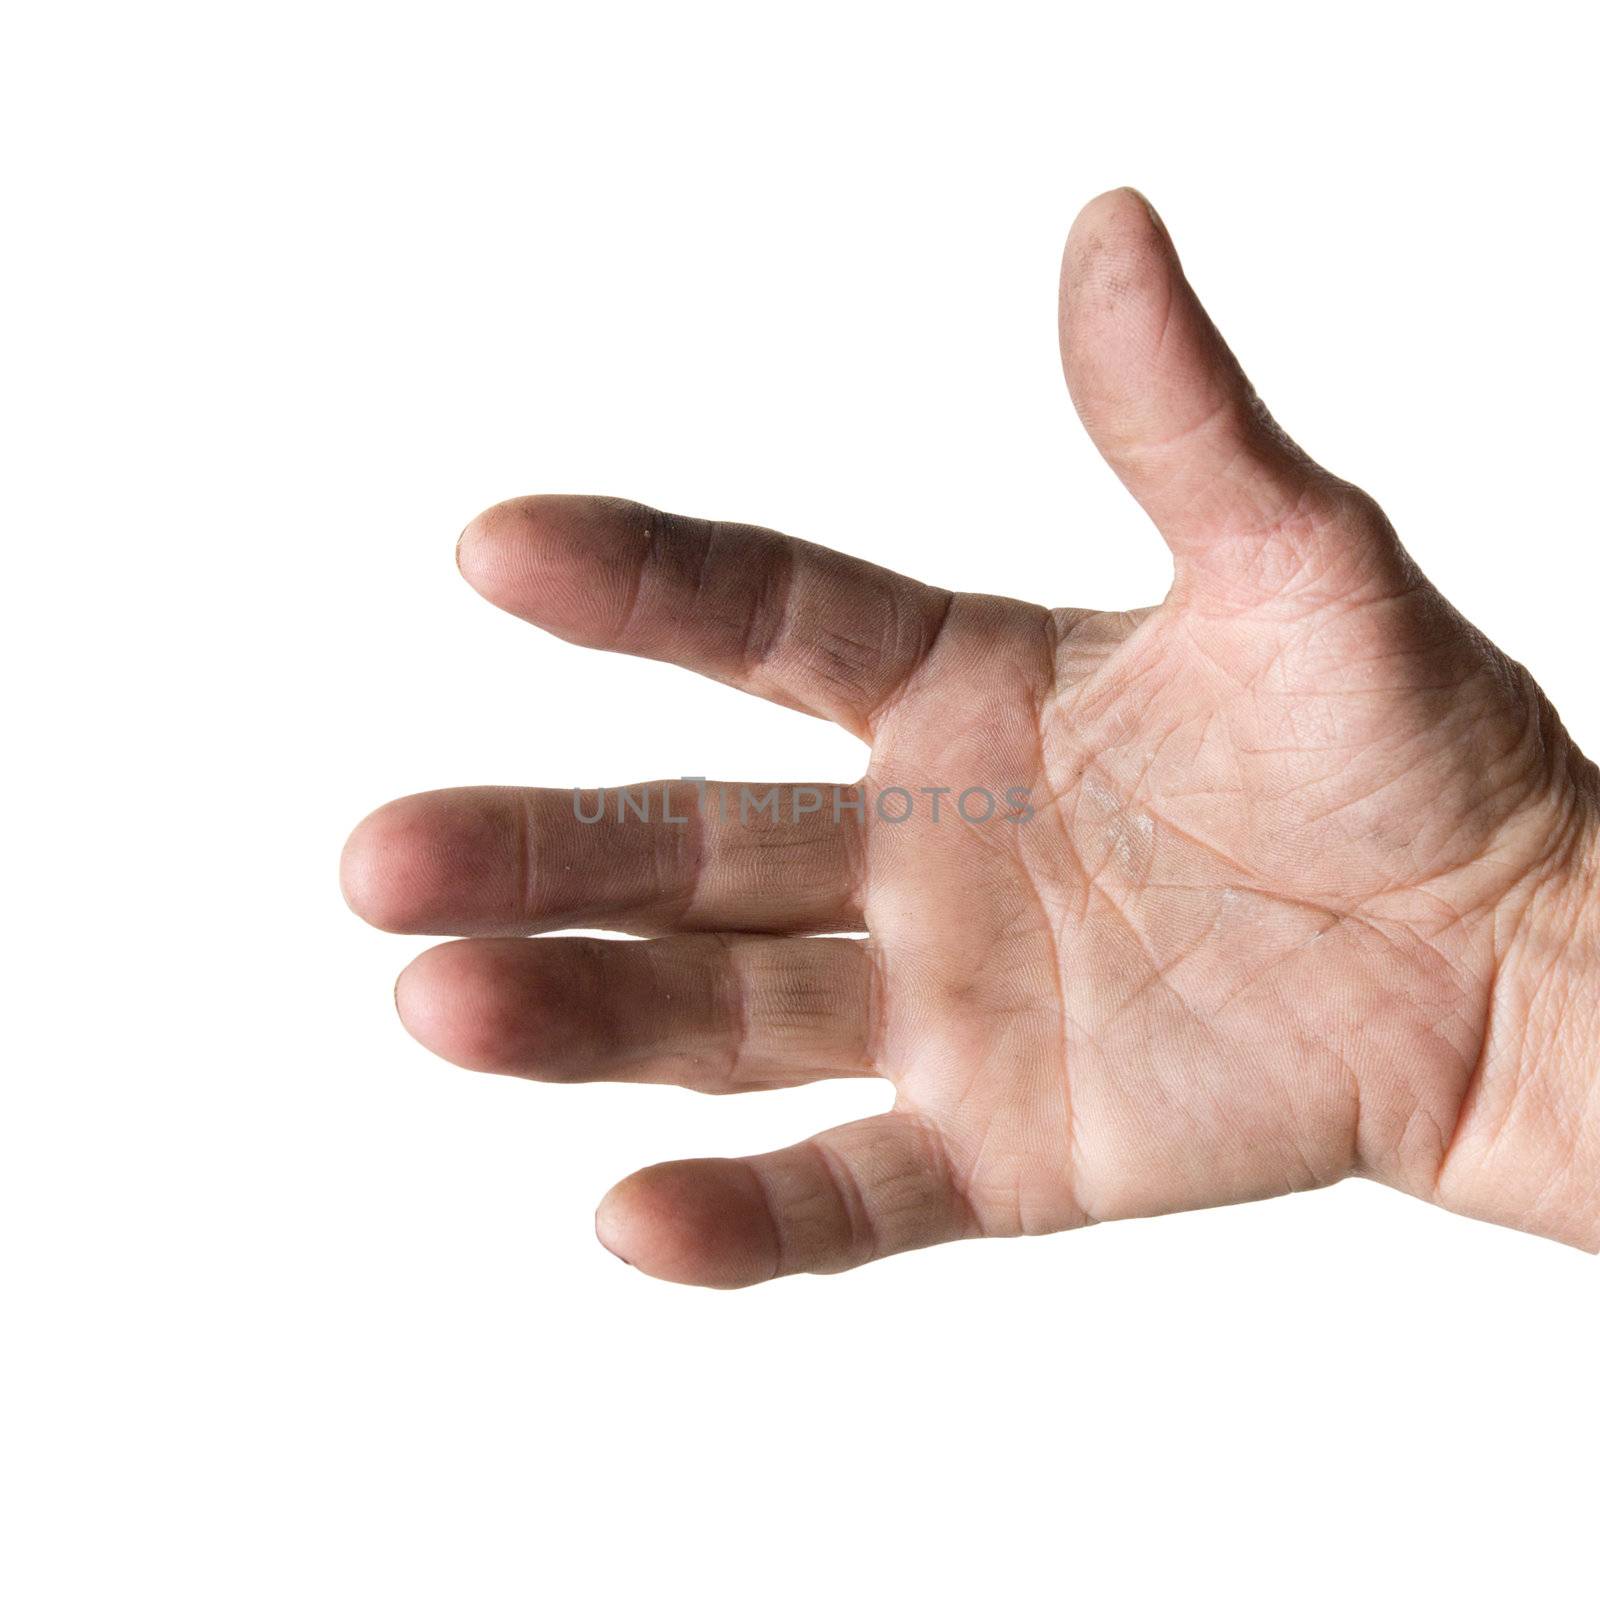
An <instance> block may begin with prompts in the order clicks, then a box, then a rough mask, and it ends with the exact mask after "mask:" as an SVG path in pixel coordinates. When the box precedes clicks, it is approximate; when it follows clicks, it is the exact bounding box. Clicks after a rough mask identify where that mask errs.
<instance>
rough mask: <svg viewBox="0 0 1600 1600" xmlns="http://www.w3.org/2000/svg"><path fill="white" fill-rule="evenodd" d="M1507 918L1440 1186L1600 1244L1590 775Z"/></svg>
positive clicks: (1599, 1013) (1489, 1216)
mask: <svg viewBox="0 0 1600 1600" xmlns="http://www.w3.org/2000/svg"><path fill="white" fill-rule="evenodd" d="M1505 921H1506V929H1505V931H1504V932H1503V933H1502V935H1501V942H1500V950H1501V957H1500V960H1499V962H1498V964H1497V965H1498V970H1497V974H1496V978H1495V983H1494V988H1493V993H1492V997H1491V1004H1490V1014H1489V1025H1488V1028H1487V1031H1486V1034H1485V1039H1484V1046H1483V1054H1482V1058H1481V1060H1480V1061H1479V1063H1478V1069H1477V1071H1476V1073H1475V1074H1474V1076H1473V1079H1472V1082H1471V1084H1470V1086H1469V1088H1468V1091H1467V1095H1466V1098H1465V1100H1464V1101H1463V1103H1462V1107H1461V1113H1460V1117H1459V1119H1458V1123H1457V1127H1456V1133H1455V1137H1454V1138H1453V1139H1452V1141H1451V1144H1450V1148H1449V1150H1448V1152H1447V1154H1446V1158H1445V1161H1444V1163H1443V1164H1442V1166H1441V1168H1440V1171H1439V1182H1438V1196H1437V1197H1438V1199H1439V1201H1440V1202H1441V1203H1442V1204H1444V1205H1446V1206H1448V1207H1449V1208H1450V1209H1451V1210H1454V1211H1460V1212H1463V1213H1465V1214H1467V1215H1469V1216H1475V1217H1480V1218H1482V1219H1484V1220H1486V1221H1490V1222H1499V1223H1504V1224H1507V1225H1509V1226H1511V1227H1516V1228H1522V1229H1524V1230H1526V1231H1528V1232H1530V1233H1538V1234H1542V1235H1544V1236H1546V1237H1548V1238H1553V1239H1559V1240H1561V1241H1563V1242H1564V1243H1567V1244H1574V1245H1577V1246H1579V1247H1580V1248H1582V1249H1585V1250H1591V1251H1596V1252H1600V807H1597V805H1596V803H1595V800H1594V796H1593V794H1592V791H1590V790H1589V789H1588V786H1587V785H1586V786H1585V788H1584V791H1583V792H1582V793H1580V794H1579V795H1578V796H1576V804H1575V805H1574V808H1573V813H1572V816H1571V820H1570V824H1569V826H1568V827H1567V828H1566V829H1564V830H1563V837H1562V843H1561V846H1560V848H1559V849H1558V850H1557V851H1556V852H1554V854H1553V856H1552V858H1551V860H1550V862H1549V864H1548V865H1547V866H1546V867H1545V868H1544V870H1543V871H1541V872H1540V873H1539V874H1537V875H1536V877H1535V879H1534V881H1533V882H1532V883H1530V884H1529V885H1527V886H1525V887H1524V888H1523V889H1522V890H1521V892H1520V893H1519V895H1518V896H1517V897H1516V900H1515V902H1514V903H1512V904H1511V905H1510V906H1509V907H1508V908H1507V913H1506V918H1505Z"/></svg>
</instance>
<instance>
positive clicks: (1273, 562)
mask: <svg viewBox="0 0 1600 1600" xmlns="http://www.w3.org/2000/svg"><path fill="white" fill-rule="evenodd" d="M1061 357H1062V363H1063V365H1064V367H1065V368H1066V374H1067V386H1068V388H1069V389H1070V390H1071V392H1072V400H1073V404H1074V405H1075V406H1076V407H1077V410H1078V415H1079V417H1081V418H1082V420H1083V425H1084V427H1085V428H1086V429H1087V430H1088V432H1089V437H1090V438H1091V439H1093V440H1094V442H1095V446H1096V448H1097V449H1098V450H1099V451H1100V453H1101V455H1103V456H1104V457H1105V458H1106V460H1107V461H1108V462H1109V463H1110V465H1111V467H1112V468H1113V469H1114V470H1115V472H1116V474H1117V476H1118V477H1119V478H1121V479H1122V481H1123V483H1125V484H1126V485H1127V487H1128V489H1129V490H1130V491H1131V492H1132V494H1133V496H1134V498H1135V499H1136V500H1137V501H1138V502H1139V504H1140V505H1141V506H1143V507H1144V509H1145V511H1146V512H1148V513H1149V515H1150V518H1151V520H1152V521H1154V523H1155V524H1156V526H1157V527H1158V528H1159V529H1160V530H1161V534H1162V537H1163V538H1165V539H1166V541H1167V543H1168V545H1169V546H1170V547H1171V549H1172V554H1173V559H1174V561H1175V563H1176V568H1177V587H1178V589H1179V591H1180V592H1181V591H1184V590H1191V591H1192V590H1196V589H1198V590H1202V591H1205V592H1207V593H1208V596H1209V597H1211V598H1213V599H1216V600H1221V601H1226V602H1228V603H1232V604H1241V605H1252V604H1261V603H1263V602H1266V601H1269V600H1273V599H1279V598H1283V599H1288V598H1291V597H1292V598H1293V599H1294V600H1295V601H1296V602H1298V603H1304V602H1306V601H1319V600H1322V599H1332V598H1344V597H1348V596H1354V595H1357V594H1365V593H1368V592H1376V591H1379V590H1383V589H1392V588H1396V587H1398V586H1403V585H1404V584H1405V582H1406V581H1407V574H1406V571H1405V559H1404V557H1403V555H1402V554H1401V552H1400V549H1399V545H1398V543H1397V541H1396V540H1395V537H1394V533H1393V531H1392V530H1391V529H1390V528H1389V525H1388V523H1387V522H1386V521H1385V520H1384V517H1383V514H1382V512H1380V511H1379V510H1378V508H1377V506H1376V505H1374V504H1373V502H1372V501H1371V500H1370V499H1368V498H1367V496H1366V495H1364V494H1362V493H1361V492H1360V490H1358V489H1355V488H1352V487H1351V485H1349V484H1347V483H1344V482H1343V481H1342V480H1340V479H1338V478H1335V477H1334V476H1333V475H1332V474H1331V473H1329V472H1326V471H1324V470H1323V469H1322V468H1321V467H1319V466H1317V464H1316V463H1315V462H1313V461H1312V460H1311V458H1310V457H1309V456H1307V455H1306V453H1305V452H1304V451H1303V450H1301V449H1300V447H1299V446H1298V445H1296V444H1295V443H1294V441H1293V440H1292V439H1290V438H1289V437H1288V435H1287V434H1285V433H1284V432H1283V430H1282V429H1281V428H1279V427H1278V425H1277V424H1276V423H1275V422H1274V421H1273V420H1272V417H1271V416H1270V415H1269V414H1268V412H1267V410H1266V408H1265V406H1263V405H1262V404H1261V402H1260V400H1259V399H1258V398H1257V397H1256V392H1255V390H1254V389H1253V388H1251V386H1250V380H1249V379H1248V378H1246V377H1245V375H1244V372H1243V371H1242V370H1241V368H1240V366H1239V363H1238V362H1237V361H1236V360H1235V359H1234V356H1233V352H1232V351H1231V350H1229V349H1228V347H1227V345H1226V344H1224V343H1223V340H1222V335H1221V334H1219V333H1218V332H1217V330H1216V328H1215V326H1214V325H1213V324H1212V321H1211V319H1210V318H1209V317H1208V316H1207V315H1206V313H1205V309H1204V307H1202V306H1201V304H1200V302H1199V300H1198V299H1196V297H1195V293H1194V290H1193V289H1191V288H1190V287H1189V283H1188V280H1187V279H1186V278H1185V277H1184V275H1183V268H1182V267H1181V266H1180V265H1179V263H1178V256H1177V252H1176V251H1175V250H1174V249H1173V247H1172V240H1171V238H1170V237H1169V236H1168V234H1167V230H1166V228H1165V226H1164V225H1163V224H1162V222H1161V219H1160V218H1159V217H1158V216H1157V215H1156V213H1155V211H1154V209H1153V208H1152V207H1151V205H1150V203H1149V202H1148V201H1147V200H1146V199H1145V198H1144V197H1143V196H1142V195H1141V194H1139V193H1138V191H1137V190H1134V189H1113V190H1112V191H1111V192H1110V193H1109V194H1103V195H1101V196H1100V197H1099V198H1098V199H1097V200H1092V201H1090V202H1089V204H1088V205H1087V206H1085V207H1084V209H1083V210H1082V211H1081V212H1080V213H1079V215H1078V219H1077V221H1076V222H1075V223H1073V225H1072V232H1071V234H1070V235H1069V237H1068V239H1067V248H1066V255H1065V257H1064V259H1063V261H1062V266H1061Z"/></svg>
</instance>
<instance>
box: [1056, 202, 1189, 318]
mask: <svg viewBox="0 0 1600 1600" xmlns="http://www.w3.org/2000/svg"><path fill="white" fill-rule="evenodd" d="M1174 259H1175V256H1174V251H1173V248H1172V239H1171V235H1170V234H1168V232H1167V229H1166V225H1165V224H1164V223H1163V222H1162V221H1161V218H1160V216H1159V215H1158V214H1157V212H1156V209H1155V207H1154V206H1153V205H1151V203H1150V202H1149V200H1147V199H1146V198H1145V196H1144V195H1143V194H1141V193H1140V192H1139V190H1137V189H1132V188H1120V189H1108V190H1107V191H1106V192H1105V193H1104V194H1101V195H1096V196H1095V198H1094V199H1093V200H1091V201H1090V202H1089V203H1088V204H1087V205H1086V206H1085V207H1084V208H1083V209H1082V210H1081V211H1080V212H1079V213H1078V215H1077V217H1076V218H1075V219H1074V221H1073V224H1072V227H1071V229H1070V230H1069V232H1068V234H1067V245H1066V250H1065V251H1064V253H1063V257H1062V297H1063V300H1064V301H1065V302H1068V303H1069V304H1072V305H1077V306H1085V305H1088V304H1093V303H1101V304H1104V305H1106V306H1107V307H1115V306H1117V305H1119V304H1122V303H1124V302H1126V301H1128V300H1130V299H1135V298H1138V297H1140V296H1142V295H1146V294H1148V293H1149V291H1150V290H1151V288H1152V287H1156V286H1159V285H1160V283H1161V282H1162V281H1163V280H1164V279H1165V277H1166V274H1167V272H1168V271H1169V270H1170V267H1171V264H1172V262H1173V260H1174Z"/></svg>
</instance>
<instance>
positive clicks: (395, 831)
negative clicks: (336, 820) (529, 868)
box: [339, 790, 508, 933]
mask: <svg viewBox="0 0 1600 1600" xmlns="http://www.w3.org/2000/svg"><path fill="white" fill-rule="evenodd" d="M507 827H508V824H507V823H506V822H505V821H504V820H503V819H501V818H499V817H497V816H496V815H495V813H494V808H493V807H492V805H490V804H487V803H484V802H479V801H475V800H474V799H473V798H472V796H471V794H470V793H469V792H463V793H461V794H458V793H455V792H452V791H450V790H437V791H434V792H432V793H427V794H414V795H407V796H406V797H405V798H404V799H401V800H391V801H389V802H388V803H387V804H386V805H381V806H379V807H378V809H377V810H376V811H374V812H372V813H371V814H370V815H369V816H367V817H365V818H363V820H362V821H361V822H360V823H358V824H357V825H356V828H355V831H354V832H353V833H351V835H350V837H349V838H348V839H347V840H346V841H345V846H344V850H343V853H342V854H341V856H340V861H339V884H340V888H341V889H342V890H343V892H344V898H345V903H346V904H347V905H348V906H349V907H350V909H351V910H352V911H354V912H355V914H356V915H357V916H358V917H360V918H361V919H362V921H364V922H368V923H370V924H371V925H372V926H373V927H375V928H379V929H381V930H382V931H383V932H385V933H446V932H450V931H452V927H451V925H452V924H453V923H454V922H455V921H456V912H457V910H458V908H459V905H460V902H461V899H462V891H463V885H471V884H473V883H477V882H487V881H490V880H491V879H492V877H493V875H494V873H495V871H496V868H497V866H498V864H499V863H500V862H501V861H502V860H503V859H504V855H505V848H504V840H503V838H502V835H503V834H504V833H505V832H506V830H507Z"/></svg>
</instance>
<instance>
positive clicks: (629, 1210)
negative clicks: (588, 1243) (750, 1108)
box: [594, 1160, 778, 1289]
mask: <svg viewBox="0 0 1600 1600" xmlns="http://www.w3.org/2000/svg"><path fill="white" fill-rule="evenodd" d="M594 1227H595V1236H596V1237H597V1238H598V1239H599V1241H600V1243H601V1244H603V1245H604V1246H605V1247H606V1249H607V1250H609V1251H610V1252H611V1253H612V1255H614V1256H616V1257H617V1258H618V1259H619V1260H622V1261H625V1262H627V1264H628V1265H629V1266H631V1267H636V1268H637V1269H638V1270H639V1271H640V1272H643V1273H645V1274H647V1275H648V1276H649V1277H652V1278H660V1279H663V1280H664V1281H666V1282H668V1283H684V1284H692V1285H696V1286H698V1287H700V1288H706V1289H743V1288H748V1287H750V1286H751V1285H752V1284H757V1283H764V1282H765V1281H766V1280H767V1279H768V1278H771V1277H772V1276H773V1275H774V1273H775V1271H776V1269H777V1264H778V1261H777V1247H776V1235H775V1234H774V1231H773V1227H772V1221H771V1217H770V1215H769V1214H768V1211H767V1207H766V1202H765V1199H764V1198H763V1196H762V1194H761V1191H760V1186H759V1184H758V1183H757V1181H756V1179H755V1176H754V1174H753V1173H751V1171H750V1169H749V1166H748V1164H747V1163H745V1162H742V1161H726V1160H701V1161H668V1162H664V1163H662V1164H661V1165H660V1166H655V1167H646V1168H645V1169H644V1170H643V1171H641V1172H636V1173H634V1174H633V1175H632V1176H631V1177H628V1178H624V1179H623V1180H622V1182H621V1183H619V1184H617V1185H616V1186H615V1187H614V1188H613V1189H611V1190H610V1191H609V1193H607V1194H606V1196H605V1198H604V1199H602V1200H601V1202H600V1204H599V1206H598V1207H597V1208H596V1210H595V1218H594Z"/></svg>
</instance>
